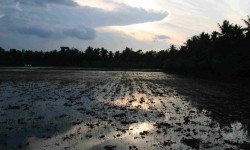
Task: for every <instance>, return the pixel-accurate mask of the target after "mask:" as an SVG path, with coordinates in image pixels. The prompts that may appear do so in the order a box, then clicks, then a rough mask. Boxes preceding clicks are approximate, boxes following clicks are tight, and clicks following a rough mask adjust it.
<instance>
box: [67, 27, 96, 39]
mask: <svg viewBox="0 0 250 150" xmlns="http://www.w3.org/2000/svg"><path fill="white" fill-rule="evenodd" d="M63 35H65V36H70V37H74V38H78V39H81V40H93V39H94V38H95V30H93V29H91V28H86V27H82V28H81V29H65V30H64V31H63Z"/></svg>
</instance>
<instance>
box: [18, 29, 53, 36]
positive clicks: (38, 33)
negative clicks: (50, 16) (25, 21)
mask: <svg viewBox="0 0 250 150" xmlns="http://www.w3.org/2000/svg"><path fill="white" fill-rule="evenodd" d="M17 31H18V32H19V33H20V34H28V35H35V36H38V37H41V38H49V37H51V35H52V31H51V30H48V29H43V28H37V27H29V28H27V27H24V28H20V29H18V30H17Z"/></svg>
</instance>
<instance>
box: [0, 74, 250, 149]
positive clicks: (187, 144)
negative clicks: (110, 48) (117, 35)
mask: <svg viewBox="0 0 250 150" xmlns="http://www.w3.org/2000/svg"><path fill="white" fill-rule="evenodd" d="M249 100H250V96H249V95H248V93H247V87H244V86H242V85H238V84H227V83H218V82H213V81H206V80H198V79H190V78H184V77H180V76H175V75H169V74H164V73H161V72H125V71H108V72H105V71H79V70H78V71H72V70H67V71H63V70H55V71H53V70H50V71H46V70H40V71H39V70H37V71H29V70H28V71H27V70H26V71H21V70H18V71H15V72H12V71H8V72H7V71H4V72H0V149H17V148H19V149H59V150H61V149H79V150H83V149H93V150H95V149H108V150H110V149H111V150H112V149H119V150H123V149H124V150H125V149H128V150H136V149H170V148H172V149H226V148H228V149H230V148H231V149H249V147H250V146H249V145H250V144H249V142H250V141H249V134H248V128H249V127H248V126H249V122H250V120H249V118H250V113H249V112H250V102H249Z"/></svg>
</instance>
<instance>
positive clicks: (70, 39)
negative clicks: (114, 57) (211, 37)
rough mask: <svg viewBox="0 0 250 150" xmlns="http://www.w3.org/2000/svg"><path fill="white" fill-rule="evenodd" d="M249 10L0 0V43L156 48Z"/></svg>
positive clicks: (195, 0)
mask: <svg viewBox="0 0 250 150" xmlns="http://www.w3.org/2000/svg"><path fill="white" fill-rule="evenodd" d="M247 15H250V1H249V0H1V1H0V46H1V47H3V48H5V49H9V48H17V49H33V50H52V49H59V47H60V46H69V47H76V48H78V49H80V50H84V49H85V48H86V47H87V46H93V47H105V48H106V49H108V50H112V51H116V50H123V49H124V48H125V47H126V46H128V47H131V48H133V49H134V50H138V49H142V50H144V51H146V50H156V51H159V50H162V49H167V48H168V47H169V45H170V44H175V45H177V46H179V45H182V44H183V43H184V42H185V41H186V40H187V39H188V38H190V37H191V36H192V35H195V34H199V33H201V32H203V31H205V32H212V31H214V30H218V25H217V23H221V22H222V21H223V20H225V19H227V20H230V21H231V22H232V23H237V24H241V25H244V24H243V22H242V20H241V19H243V18H247Z"/></svg>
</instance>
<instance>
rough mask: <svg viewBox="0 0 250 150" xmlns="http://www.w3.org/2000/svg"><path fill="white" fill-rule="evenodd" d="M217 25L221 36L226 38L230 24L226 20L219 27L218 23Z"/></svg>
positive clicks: (230, 27) (229, 30)
mask: <svg viewBox="0 0 250 150" xmlns="http://www.w3.org/2000/svg"><path fill="white" fill-rule="evenodd" d="M218 25H219V28H220V32H221V35H222V36H225V37H228V36H229V35H230V32H231V29H232V24H230V23H229V21H228V20H224V21H223V23H222V25H220V24H219V23H218Z"/></svg>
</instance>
